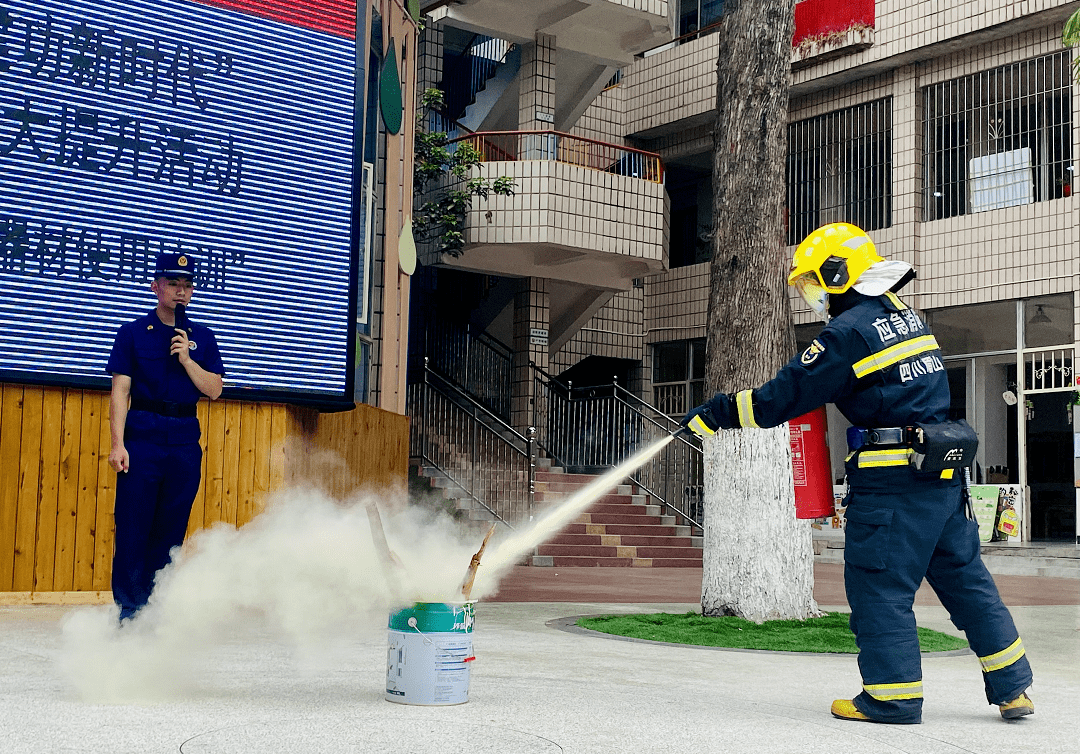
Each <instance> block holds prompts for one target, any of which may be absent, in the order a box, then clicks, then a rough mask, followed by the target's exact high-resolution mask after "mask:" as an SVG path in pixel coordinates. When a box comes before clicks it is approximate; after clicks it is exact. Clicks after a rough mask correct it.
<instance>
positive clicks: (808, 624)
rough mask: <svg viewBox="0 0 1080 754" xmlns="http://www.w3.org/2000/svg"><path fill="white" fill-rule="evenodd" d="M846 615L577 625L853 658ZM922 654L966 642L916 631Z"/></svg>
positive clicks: (633, 618)
mask: <svg viewBox="0 0 1080 754" xmlns="http://www.w3.org/2000/svg"><path fill="white" fill-rule="evenodd" d="M849 617H850V616H849V615H848V614H847V613H826V614H825V615H823V616H821V617H820V618H810V619H809V620H805V621H798V620H771V621H765V622H764V623H761V624H757V623H754V622H753V621H748V620H745V619H743V618H735V617H719V618H707V617H705V616H703V615H701V614H699V613H693V612H691V613H686V614H685V615H676V614H674V613H653V614H651V615H608V616H603V617H599V618H582V619H580V620H579V621H578V625H579V626H581V627H582V628H588V629H591V630H593V631H600V632H602V633H606V634H615V635H616V636H631V637H634V638H636V639H649V640H651V641H665V642H669V643H672V644H692V645H697V646H702V647H729V648H735V649H767V650H772V651H782V652H828V653H836V654H855V653H857V652H858V651H859V648H858V647H857V646H856V644H855V635H854V634H852V633H851V629H850V628H848V619H849ZM918 631H919V646H920V647H921V648H922V651H923V652H945V651H948V650H953V649H963V648H964V647H966V646H967V642H966V641H964V640H963V639H961V638H959V637H957V636H950V635H949V634H943V633H941V632H939V631H931V630H930V629H928V628H920V629H918Z"/></svg>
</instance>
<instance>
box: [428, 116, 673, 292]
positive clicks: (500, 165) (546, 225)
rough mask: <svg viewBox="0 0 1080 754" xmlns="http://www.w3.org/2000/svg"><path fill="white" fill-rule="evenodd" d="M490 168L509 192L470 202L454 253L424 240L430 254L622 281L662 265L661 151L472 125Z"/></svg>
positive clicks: (610, 285)
mask: <svg viewBox="0 0 1080 754" xmlns="http://www.w3.org/2000/svg"><path fill="white" fill-rule="evenodd" d="M466 141H467V142H469V143H471V144H472V146H474V147H475V148H476V149H477V150H478V151H479V152H480V153H481V154H482V155H483V157H484V160H485V172H486V175H487V177H489V178H493V177H497V176H509V177H511V178H512V179H513V180H514V182H515V194H514V195H513V196H508V197H503V196H491V197H489V198H488V199H487V200H483V199H477V200H475V201H474V202H473V206H472V209H471V211H470V212H469V214H468V217H467V219H466V228H465V246H464V249H463V253H462V254H461V255H460V256H458V257H452V256H449V255H446V254H442V255H440V254H438V253H437V252H436V251H434V250H433V249H430V248H429V249H427V250H424V249H421V259H422V261H423V262H424V263H425V264H442V265H445V266H449V267H454V268H458V269H464V270H470V271H473V272H481V273H486V274H492V275H500V276H509V277H541V278H546V279H549V280H555V281H562V282H564V283H569V284H573V285H574V286H579V287H580V286H583V287H586V288H590V289H603V290H608V291H611V290H626V289H629V288H630V287H631V285H632V282H633V280H634V278H639V277H642V276H644V275H647V274H650V273H653V272H656V271H659V270H662V269H664V267H665V264H666V253H665V248H666V244H665V239H666V236H667V233H668V230H667V221H668V208H667V199H666V194H665V192H664V166H663V164H662V163H661V161H660V158H659V156H657V155H655V154H652V153H649V152H643V151H641V150H637V149H630V148H627V147H620V146H617V145H614V144H605V143H603V142H599V141H594V140H592V139H586V138H582V137H578V136H572V135H570V134H564V133H559V132H557V131H509V132H506V131H501V132H483V133H474V134H470V135H468V136H465V137H462V138H459V139H456V140H455V142H452V144H453V143H461V142H466Z"/></svg>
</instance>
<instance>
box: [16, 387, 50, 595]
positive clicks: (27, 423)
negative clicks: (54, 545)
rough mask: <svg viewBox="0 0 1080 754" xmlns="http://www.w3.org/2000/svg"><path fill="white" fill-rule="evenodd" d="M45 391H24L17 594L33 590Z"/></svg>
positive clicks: (26, 389) (20, 459)
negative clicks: (42, 408) (42, 411)
mask: <svg viewBox="0 0 1080 754" xmlns="http://www.w3.org/2000/svg"><path fill="white" fill-rule="evenodd" d="M43 393H44V391H43V390H42V389H41V388H40V387H30V386H28V387H26V388H24V390H23V420H22V443H21V445H20V448H19V455H20V458H19V508H18V512H17V513H16V519H15V571H14V575H13V579H12V587H13V588H14V590H15V591H16V592H32V591H33V590H34V546H35V544H36V543H37V542H36V540H37V516H38V512H37V507H38V485H39V484H40V481H41V406H42V398H43Z"/></svg>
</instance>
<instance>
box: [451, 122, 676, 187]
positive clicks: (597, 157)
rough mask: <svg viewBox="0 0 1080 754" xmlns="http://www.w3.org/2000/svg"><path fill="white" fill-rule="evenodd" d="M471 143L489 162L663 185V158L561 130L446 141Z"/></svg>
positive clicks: (484, 134)
mask: <svg viewBox="0 0 1080 754" xmlns="http://www.w3.org/2000/svg"><path fill="white" fill-rule="evenodd" d="M466 142H467V143H469V144H470V145H471V146H472V147H473V148H474V149H476V150H477V151H478V152H479V153H480V155H481V158H482V159H483V160H484V161H486V162H514V161H517V160H554V161H555V162H562V163H564V164H567V165H578V166H581V167H586V168H591V169H593V170H600V171H603V172H606V173H614V174H615V175H624V176H629V177H631V178H641V179H643V180H647V181H652V182H653V183H661V184H662V183H663V182H664V163H663V161H662V160H661V159H660V155H658V154H656V153H655V152H646V151H645V150H643V149H635V148H633V147H626V146H622V145H620V144H610V143H608V142H604V141H598V140H596V139H589V138H587V137H584V136H575V135H574V134H568V133H563V132H562V131H476V132H475V133H471V134H466V135H465V136H458V137H457V138H455V139H451V140H450V141H449V142H447V146H448V147H450V148H453V145H455V144H462V143H466Z"/></svg>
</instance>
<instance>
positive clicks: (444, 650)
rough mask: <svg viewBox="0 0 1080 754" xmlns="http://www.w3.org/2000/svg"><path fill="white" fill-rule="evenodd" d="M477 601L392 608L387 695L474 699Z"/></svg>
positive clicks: (416, 699) (402, 700) (411, 699)
mask: <svg viewBox="0 0 1080 754" xmlns="http://www.w3.org/2000/svg"><path fill="white" fill-rule="evenodd" d="M473 604H474V603H472V602H465V603H459V604H449V603H445V602H417V603H416V604H415V605H413V606H412V607H408V608H405V609H404V610H398V611H397V612H396V613H391V614H390V623H389V631H388V634H387V639H388V645H389V646H388V649H387V651H386V701H388V702H395V703H397V704H424V705H444V704H464V703H465V702H467V701H469V665H470V663H471V662H472V661H473V660H474V659H475V658H474V657H473V651H472V629H473Z"/></svg>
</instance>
